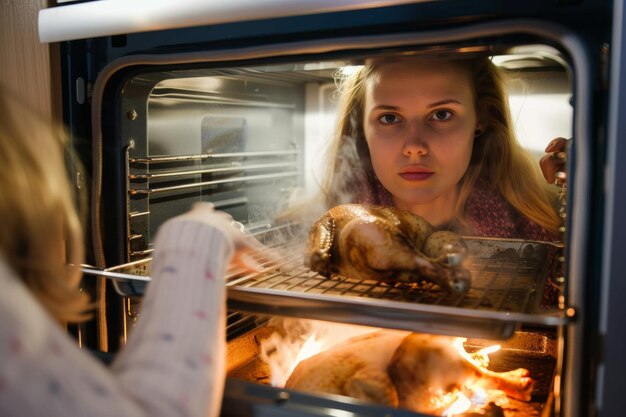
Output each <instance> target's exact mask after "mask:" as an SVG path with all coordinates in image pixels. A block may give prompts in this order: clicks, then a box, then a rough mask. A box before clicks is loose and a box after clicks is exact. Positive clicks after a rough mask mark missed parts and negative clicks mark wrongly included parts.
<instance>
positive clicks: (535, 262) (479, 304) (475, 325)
mask: <svg viewBox="0 0 626 417" xmlns="http://www.w3.org/2000/svg"><path fill="white" fill-rule="evenodd" d="M466 241H467V243H468V246H469V249H470V259H469V261H470V262H469V270H470V271H471V273H472V285H471V287H470V289H469V291H468V292H467V293H465V294H463V295H458V296H453V295H450V294H448V293H447V292H445V291H443V290H441V289H440V288H439V287H437V286H436V285H433V284H430V283H419V284H395V285H388V284H386V283H381V282H378V281H369V280H353V279H341V280H339V279H328V278H325V277H322V276H321V275H319V274H317V273H315V272H313V271H311V270H309V269H308V268H306V267H305V266H304V265H303V264H302V254H303V253H304V248H303V246H302V245H297V246H294V245H289V246H283V249H282V251H283V253H285V254H288V255H286V259H285V262H284V263H282V264H280V265H275V266H272V267H270V268H268V269H266V270H265V271H263V272H261V273H255V274H242V273H241V272H238V271H229V274H228V277H227V286H228V308H229V309H231V310H236V311H242V312H250V313H255V314H266V315H279V316H290V317H301V318H309V319H317V320H326V321H336V322H343V323H352V324H361V325H367V326H375V327H385V328H396V329H401V330H411V331H415V332H423V333H437V334H447V335H453V336H466V337H474V338H487V339H507V338H509V337H510V336H512V335H513V332H514V331H515V330H516V329H518V328H519V327H520V325H521V324H529V325H538V326H558V325H562V324H566V323H568V322H569V321H570V320H572V319H573V309H567V310H562V309H556V310H543V309H541V308H540V304H541V301H542V298H543V294H544V285H545V283H546V279H547V277H548V276H552V275H554V274H556V271H557V269H558V255H559V253H560V249H561V248H560V247H559V246H558V245H554V244H550V243H546V242H536V241H524V240H512V239H496V238H467V239H466ZM286 248H288V249H286ZM279 250H280V249H279ZM149 263H150V260H149V259H147V260H143V261H138V262H133V263H130V264H125V265H120V266H117V267H114V268H109V269H107V270H105V271H103V272H101V273H100V274H98V275H102V276H106V277H109V278H113V279H114V285H115V289H116V290H117V292H118V293H119V294H120V295H123V296H140V295H142V294H143V289H144V287H145V285H146V283H147V281H149V278H147V275H148V274H149ZM566 311H567V312H568V313H567V314H566Z"/></svg>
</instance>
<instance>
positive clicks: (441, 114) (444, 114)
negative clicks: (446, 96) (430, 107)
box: [433, 110, 452, 122]
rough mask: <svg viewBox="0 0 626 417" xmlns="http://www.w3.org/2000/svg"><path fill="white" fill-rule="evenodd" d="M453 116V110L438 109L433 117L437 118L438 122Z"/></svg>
mask: <svg viewBox="0 0 626 417" xmlns="http://www.w3.org/2000/svg"><path fill="white" fill-rule="evenodd" d="M451 117H452V112H450V111H448V110H437V111H436V112H434V113H433V119H435V120H436V121H438V122H443V121H445V120H448V119H450V118H451Z"/></svg>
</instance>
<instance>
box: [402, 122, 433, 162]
mask: <svg viewBox="0 0 626 417" xmlns="http://www.w3.org/2000/svg"><path fill="white" fill-rule="evenodd" d="M402 153H403V154H404V156H407V157H411V156H424V155H426V154H428V145H427V143H426V141H425V137H424V132H423V129H420V127H419V126H416V125H412V126H411V127H410V129H408V132H407V136H406V140H405V142H404V148H403V149H402Z"/></svg>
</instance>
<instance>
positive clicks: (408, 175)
mask: <svg viewBox="0 0 626 417" xmlns="http://www.w3.org/2000/svg"><path fill="white" fill-rule="evenodd" d="M433 174H434V172H432V171H407V172H401V173H400V174H399V175H400V176H401V177H402V178H403V179H405V180H407V181H424V180H427V179H429V178H430V177H432V176H433Z"/></svg>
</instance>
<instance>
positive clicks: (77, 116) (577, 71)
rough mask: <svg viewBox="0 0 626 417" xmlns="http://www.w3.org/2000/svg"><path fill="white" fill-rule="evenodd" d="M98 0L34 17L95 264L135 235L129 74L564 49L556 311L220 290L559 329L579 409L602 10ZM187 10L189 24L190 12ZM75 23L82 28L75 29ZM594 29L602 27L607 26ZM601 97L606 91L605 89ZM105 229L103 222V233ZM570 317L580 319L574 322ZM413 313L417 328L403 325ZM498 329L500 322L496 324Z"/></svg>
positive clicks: (298, 305)
mask: <svg viewBox="0 0 626 417" xmlns="http://www.w3.org/2000/svg"><path fill="white" fill-rule="evenodd" d="M106 3H107V2H86V3H80V4H73V5H68V6H60V7H56V8H50V9H46V10H44V11H42V12H41V14H40V35H41V39H42V40H43V41H44V42H56V41H62V44H61V53H62V54H63V58H64V59H63V60H62V62H63V68H62V73H63V96H64V97H63V98H64V119H65V122H66V123H67V124H68V127H69V130H70V133H71V135H72V138H71V139H72V141H73V144H74V146H75V148H76V149H77V151H78V154H79V155H82V159H83V162H84V165H85V169H86V171H85V172H78V173H77V175H76V176H75V177H76V181H77V186H82V184H83V182H84V178H90V179H91V196H92V197H91V199H90V203H91V212H92V216H91V231H90V232H91V236H92V238H91V239H90V241H89V242H90V244H91V245H92V246H93V256H92V259H90V260H89V261H90V263H92V264H93V265H95V266H96V267H98V268H99V269H101V270H103V269H110V268H112V267H115V266H116V265H119V264H125V263H127V262H128V261H129V260H132V259H129V256H128V254H129V253H130V250H129V247H130V246H131V245H132V243H131V240H132V236H133V235H132V234H131V233H129V229H128V225H129V221H127V220H128V219H129V217H130V216H131V212H130V211H129V208H128V200H127V197H128V184H127V180H128V169H129V167H128V166H127V165H126V163H127V162H128V161H129V159H128V154H127V152H128V151H129V149H130V148H129V146H130V145H131V139H133V135H135V133H136V132H135V131H134V130H133V129H134V128H133V127H132V126H131V125H129V123H130V122H133V121H135V120H136V118H137V117H141V112H140V111H139V112H135V113H133V112H132V111H131V108H127V107H124V106H123V104H122V101H121V100H120V97H122V96H123V95H124V94H125V93H127V91H126V90H124V87H126V86H127V85H128V84H126V83H127V82H128V81H129V80H130V79H132V78H133V77H134V76H136V75H138V74H150V73H159V72H161V73H162V72H164V71H166V70H168V68H169V69H171V70H172V71H177V70H190V71H191V70H193V68H202V67H206V68H220V67H233V66H237V67H242V66H250V65H270V64H271V65H279V64H281V63H285V62H294V61H297V62H302V61H303V60H306V59H308V58H314V59H315V60H320V59H322V60H331V59H334V58H336V57H343V56H353V55H354V54H357V55H358V54H359V53H367V52H371V51H381V50H392V49H398V50H402V49H404V48H407V47H411V48H417V49H420V48H427V47H429V46H433V45H452V46H454V47H456V48H457V49H462V48H464V47H470V48H471V47H472V46H476V45H480V46H481V47H489V45H495V46H496V47H497V45H498V44H499V43H500V42H501V40H502V39H504V40H505V42H513V40H514V39H518V42H519V44H520V45H531V44H533V43H534V42H538V43H541V44H544V45H549V46H552V47H555V48H557V49H558V50H559V51H561V52H562V54H563V56H564V57H566V59H567V63H568V67H569V68H570V70H571V71H572V80H573V82H574V83H573V95H574V100H573V106H574V123H573V126H572V132H573V137H574V138H575V147H574V152H572V154H571V155H570V160H569V180H568V181H569V188H568V191H569V194H568V203H567V225H566V237H565V241H566V243H567V245H566V253H565V256H564V259H565V261H566V264H567V265H566V269H567V277H568V282H567V283H566V286H565V305H564V308H563V309H562V311H561V312H559V313H558V314H557V315H556V316H550V317H538V316H537V315H536V314H527V313H524V312H522V313H519V315H518V316H514V319H513V320H511V318H510V315H507V314H500V313H496V314H491V313H490V314H482V313H480V314H476V313H475V312H471V311H466V310H463V309H459V308H456V307H452V308H451V309H447V308H444V307H446V306H443V307H442V308H438V309H435V310H434V311H433V310H432V308H431V306H428V305H427V306H425V307H424V306H422V305H420V304H411V306H410V308H407V307H408V306H407V305H405V304H401V305H388V304H385V303H383V305H377V306H376V308H374V309H372V308H369V307H371V306H370V305H365V306H360V305H358V303H353V302H352V301H350V300H347V299H342V298H338V299H336V300H335V299H332V297H325V298H324V297H322V298H319V297H311V296H306V295H301V294H296V293H292V292H284V291H280V290H275V291H268V290H265V289H262V290H258V289H254V288H250V287H247V286H243V285H233V286H232V287H231V288H230V289H229V303H230V305H231V307H233V308H237V309H242V310H245V311H250V312H254V313H268V312H271V311H268V310H269V309H270V308H271V307H272V306H276V305H280V306H281V312H288V314H292V315H296V316H300V317H308V318H320V319H333V318H334V319H336V316H335V315H334V314H333V313H330V314H327V315H326V316H324V315H322V314H321V313H320V312H324V311H326V312H329V311H333V310H332V309H333V308H336V309H337V310H335V311H338V310H341V311H348V312H349V314H348V315H345V314H344V315H342V316H341V317H342V320H344V321H347V322H352V323H358V324H375V325H382V326H389V327H398V325H399V324H401V326H400V327H402V328H405V329H406V328H409V329H411V330H424V328H423V326H426V325H429V326H430V323H433V322H435V323H436V322H440V323H444V324H450V323H454V322H456V321H457V320H461V322H462V323H464V324H472V326H470V327H468V328H473V329H475V330H477V331H478V330H479V329H484V328H485V326H484V324H485V323H487V322H488V323H491V324H493V323H495V324H496V325H499V326H500V327H498V329H500V330H498V331H500V332H504V333H503V334H508V333H507V332H509V331H510V327H508V328H507V326H510V325H511V323H513V325H514V326H517V325H519V324H520V323H526V324H531V325H532V324H534V325H537V324H539V325H548V326H550V325H552V326H561V327H562V329H563V337H564V342H565V345H564V347H563V349H564V355H563V357H564V358H567V361H566V362H565V363H564V364H563V365H564V372H563V380H564V381H567V382H562V383H563V391H562V392H561V394H562V395H563V397H564V398H565V402H564V405H565V411H566V414H567V415H572V416H574V415H577V413H578V410H581V409H583V408H585V407H587V405H585V406H584V407H583V406H582V404H588V403H589V402H590V401H591V400H592V398H591V397H592V396H590V395H589V394H588V393H589V390H588V389H587V390H585V389H580V387H581V386H583V385H582V382H581V381H589V380H591V378H590V376H591V375H592V374H593V372H594V369H593V366H594V364H593V363H590V361H585V360H583V358H585V357H587V356H585V355H587V354H589V353H590V352H594V353H595V352H596V351H595V350H594V347H593V341H592V340H590V339H589V338H586V337H585V334H586V333H585V332H586V331H589V330H588V329H590V328H591V329H593V328H595V324H594V323H589V322H587V320H588V317H589V318H592V317H595V316H596V313H595V312H596V311H597V308H598V307H597V300H596V299H594V295H597V294H598V289H597V288H595V285H593V284H592V282H593V281H594V278H593V277H594V276H596V274H597V272H593V271H594V265H593V264H592V262H590V258H589V256H588V250H589V248H596V247H597V246H599V241H600V240H601V238H600V237H599V236H597V235H593V234H591V233H590V232H591V230H590V229H591V226H592V225H593V224H596V223H597V220H595V217H594V214H593V213H594V212H595V211H594V210H592V209H593V208H594V204H598V203H597V202H598V201H602V199H603V195H602V193H601V192H600V190H601V189H602V184H603V177H602V175H603V172H602V169H600V168H599V167H598V166H596V165H594V162H595V161H597V160H598V159H601V156H602V155H603V149H602V147H601V145H600V143H602V141H603V138H602V137H596V135H601V134H602V133H598V132H602V131H603V130H602V129H603V123H604V120H603V118H602V117H601V116H600V115H597V114H595V113H593V112H592V110H591V104H592V102H593V100H594V97H592V96H593V93H594V92H596V91H603V90H602V85H603V84H602V83H603V82H606V81H607V80H606V79H605V78H603V77H604V75H605V74H604V72H603V71H598V70H599V69H600V70H602V69H604V68H598V67H597V66H596V65H595V64H594V62H602V61H601V59H600V58H602V57H604V58H606V56H604V55H602V54H603V53H607V49H606V48H605V45H604V42H606V41H607V40H608V38H609V36H610V33H609V32H608V29H600V27H599V26H598V25H597V23H596V22H597V21H604V20H606V17H607V10H608V7H607V6H606V5H604V4H603V3H601V2H584V1H581V2H577V3H576V4H569V3H568V4H565V3H563V4H561V2H555V3H554V4H546V3H545V2H543V1H531V2H525V3H524V4H523V5H516V4H510V3H507V4H506V7H504V6H505V4H504V3H505V2H474V3H472V6H471V7H469V6H468V4H467V2H463V1H436V2H433V1H417V2H411V1H392V2H388V3H385V7H381V4H380V2H373V1H372V2H368V1H359V2H351V3H350V5H348V6H346V5H338V6H337V5H335V6H333V5H330V4H326V3H327V2H311V3H307V4H304V3H298V5H297V6H294V5H290V3H292V2H284V1H283V2H280V1H275V2H272V1H264V2H255V7H250V8H248V9H246V10H244V9H237V10H233V9H232V7H230V6H229V5H228V4H227V2H221V1H220V2H212V3H211V5H210V6H206V5H205V6H199V3H201V2H190V4H194V5H195V6H196V7H200V9H198V8H195V9H194V8H192V9H189V10H187V11H186V12H183V10H182V8H180V10H179V9H178V7H177V10H176V11H172V10H169V9H162V10H166V11H165V12H164V14H163V15H158V13H156V10H157V9H159V7H157V4H156V3H155V2H141V9H140V10H139V9H132V8H128V9H126V8H124V9H115V10H114V11H111V10H108V11H107V13H99V12H98V8H99V7H101V6H107V5H106ZM328 3H331V2H328ZM137 4H139V3H137ZM151 11H155V13H156V14H153V13H151ZM74 13H76V14H74ZM117 13H119V14H117ZM184 13H189V14H187V15H185V14H184ZM189 15H193V16H194V19H191V20H189V19H187V17H188V16H189ZM77 16H80V17H77ZM138 16H142V17H145V16H152V17H153V19H154V20H153V21H149V22H148V23H147V24H145V25H143V24H142V25H136V24H133V23H130V22H136V21H145V19H138V18H137V17H138ZM67 17H71V20H70V23H68V21H66V20H65V19H66V18H67ZM592 17H593V18H592ZM594 18H595V19H594ZM603 19H604V20H603ZM75 22H81V24H84V26H80V27H79V26H75ZM112 22H116V24H118V23H119V25H117V26H116V25H114V24H113V23H112ZM592 22H593V23H592ZM600 26H601V27H603V28H608V27H610V25H609V24H608V23H607V24H606V25H600ZM72 28H73V29H75V30H73V29H72ZM157 28H158V30H157ZM65 29H69V30H65ZM85 38H88V39H85ZM124 97H126V98H127V100H129V101H127V103H131V102H132V100H134V99H137V100H141V97H140V96H137V97H133V96H132V95H131V96H129V95H126V96H124ZM596 100H597V95H596ZM602 100H606V98H605V97H604V96H603V95H602V94H601V95H600V101H602ZM604 103H605V104H607V103H606V102H605V101H604ZM137 108H138V109H140V108H141V107H137ZM231 122H233V123H236V121H232V120H231ZM129 126H131V127H129ZM231 127H232V126H231ZM592 132H593V133H592ZM85 138H90V140H88V141H85V140H84V139H85ZM104 161H106V164H105V163H104ZM105 165H106V166H109V167H110V166H113V167H116V168H114V169H110V168H105V167H104V166H105ZM594 173H595V174H598V173H599V174H601V175H593V174H594ZM103 225H106V228H107V239H106V241H105V240H104V239H103V231H102V227H103ZM593 250H596V249H593ZM95 290H97V288H96V289H95ZM110 302H111V303H113V302H114V301H113V300H111V301H110ZM320 303H321V304H320ZM371 304H372V305H374V304H376V303H374V302H372V303H371ZM320 306H321V307H323V308H320ZM339 307H341V308H339ZM574 316H575V317H576V320H572V318H573V317H574ZM442 317H443V318H444V320H443V321H442V320H441V318H442ZM398 318H400V320H398ZM463 320H465V321H463ZM411 321H413V322H417V323H418V324H417V325H412V324H409V323H410V322H411ZM419 323H421V325H420V324H419ZM457 323H458V322H457ZM457 326H458V324H457ZM444 327H445V326H439V327H437V326H435V329H434V330H435V331H436V332H439V333H446V332H447V333H450V332H451V331H450V330H448V331H446V330H443V329H444ZM496 327H497V326H496ZM503 328H507V329H509V330H506V332H505V331H503V330H502V329H503ZM585 329H587V330H585ZM431 330H432V329H431ZM456 330H457V327H454V331H456ZM581 364H582V366H581Z"/></svg>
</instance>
